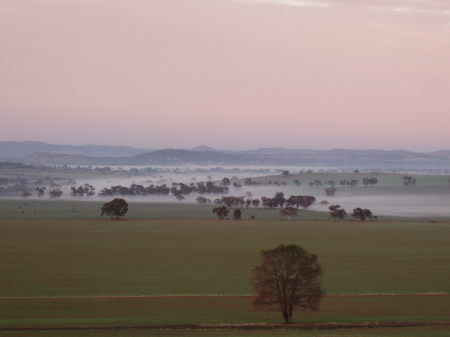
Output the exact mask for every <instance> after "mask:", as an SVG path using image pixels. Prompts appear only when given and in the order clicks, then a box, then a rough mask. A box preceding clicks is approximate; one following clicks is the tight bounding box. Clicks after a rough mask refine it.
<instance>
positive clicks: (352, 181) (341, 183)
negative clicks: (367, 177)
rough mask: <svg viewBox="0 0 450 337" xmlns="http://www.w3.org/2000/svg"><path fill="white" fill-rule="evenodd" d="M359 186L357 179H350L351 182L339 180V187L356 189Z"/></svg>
mask: <svg viewBox="0 0 450 337" xmlns="http://www.w3.org/2000/svg"><path fill="white" fill-rule="evenodd" d="M358 184H359V180H358V179H351V180H346V179H342V180H339V185H341V186H350V187H356V186H358Z"/></svg>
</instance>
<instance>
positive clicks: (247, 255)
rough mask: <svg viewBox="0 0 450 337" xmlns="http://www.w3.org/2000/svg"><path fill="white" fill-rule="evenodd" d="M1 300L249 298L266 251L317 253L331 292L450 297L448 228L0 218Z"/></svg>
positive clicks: (429, 225)
mask: <svg viewBox="0 0 450 337" xmlns="http://www.w3.org/2000/svg"><path fill="white" fill-rule="evenodd" d="M0 231H1V233H2V235H1V237H0V256H1V257H2V263H1V265H0V275H1V276H2V277H1V282H2V283H1V287H0V296H3V297H5V296H83V295H86V296H95V295H106V296H110V295H167V294H169V295H174V294H225V295H245V294H251V293H252V288H251V270H252V268H253V267H254V266H255V265H256V264H257V263H258V259H259V252H260V250H261V249H267V248H272V247H274V246H276V245H279V244H282V243H294V244H299V245H301V246H304V247H305V248H306V249H308V250H309V251H311V252H314V253H316V254H317V255H318V256H319V258H320V262H321V263H322V265H323V267H324V270H325V277H324V282H323V285H324V287H325V289H326V291H327V293H328V294H358V293H426V292H433V293H436V292H444V293H450V268H449V266H450V224H448V223H413V222H397V223H395V222H365V223H361V222H334V221H319V220H317V221H313V220H301V221H288V220H256V221H240V222H236V221H219V220H216V219H184V220H182V219H178V220H177V219H148V220H142V219H129V220H126V221H116V222H112V221H109V220H108V219H106V218H104V219H84V220H82V219H79V220H70V219H42V220H31V219H28V220H20V219H12V220H5V219H3V220H1V222H0Z"/></svg>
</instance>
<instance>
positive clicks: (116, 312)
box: [0, 297, 450, 328]
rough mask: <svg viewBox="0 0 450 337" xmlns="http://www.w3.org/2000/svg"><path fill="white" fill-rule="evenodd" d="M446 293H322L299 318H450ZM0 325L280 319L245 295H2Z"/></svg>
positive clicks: (345, 320)
mask: <svg viewBox="0 0 450 337" xmlns="http://www.w3.org/2000/svg"><path fill="white" fill-rule="evenodd" d="M449 309H450V303H449V298H448V297H402V298H397V297H381V298H377V297H370V298H369V297H362V298H325V299H324V300H323V303H322V305H321V311H320V312H312V313H297V314H296V315H294V320H296V322H299V323H327V322H341V323H356V322H369V321H377V322H393V321H396V322H401V321H404V322H430V321H432V322H433V321H447V322H450V311H449ZM0 312H1V319H0V326H1V327H2V328H8V327H17V326H20V327H22V328H26V327H34V328H42V327H64V326H65V327H110V326H146V325H147V326H149V325H150V326H151V325H183V324H252V323H262V322H264V323H280V318H281V316H280V314H279V313H273V312H272V313H268V312H253V311H252V308H251V299H250V298H237V297H212V298H207V297H204V298H198V297H189V298H180V297H176V298H140V299H136V298H134V299H125V298H122V299H117V298H115V299H71V300H61V299H52V300H2V301H1V311H0Z"/></svg>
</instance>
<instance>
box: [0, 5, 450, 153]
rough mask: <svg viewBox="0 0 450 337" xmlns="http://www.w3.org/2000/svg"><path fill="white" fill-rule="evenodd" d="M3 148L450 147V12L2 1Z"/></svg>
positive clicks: (445, 8)
mask: <svg viewBox="0 0 450 337" xmlns="http://www.w3.org/2000/svg"><path fill="white" fill-rule="evenodd" d="M0 114H1V116H2V133H1V136H0V140H40V141H47V142H52V143H65V144H67V143H70V144H86V143H96V144H126V145H134V146H141V147H147V148H160V147H192V146H196V145H199V144H202V145H210V146H215V147H219V148H255V147H273V146H283V147H288V148H317V149H327V148H337V147H339V148H383V149H398V148H405V149H410V150H417V151H432V150H439V149H450V132H449V126H450V1H448V0H442V1H438V0H436V1H434V0H429V1H427V0H372V1H369V0H333V1H331V0H330V1H328V0H320V1H319V0H317V1H315V0H305V1H300V0H64V1H61V0H0Z"/></svg>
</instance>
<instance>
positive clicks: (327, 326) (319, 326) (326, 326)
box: [0, 322, 450, 331]
mask: <svg viewBox="0 0 450 337" xmlns="http://www.w3.org/2000/svg"><path fill="white" fill-rule="evenodd" d="M426 326H438V327H450V322H361V323H338V322H336V323H310V324H301V323H299V324H295V323H294V324H288V325H287V324H263V323H260V324H180V325H137V326H109V327H108V326H105V327H95V326H94V327H27V328H0V331H44V330H47V331H68V330H113V329H114V330H157V329H173V330H183V329H189V330H208V329H214V330H218V329H220V330H222V329H223V330H227V329H228V330H230V329H233V330H234V329H235V330H272V329H273V330H274V329H298V330H337V329H363V328H406V327H426Z"/></svg>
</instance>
